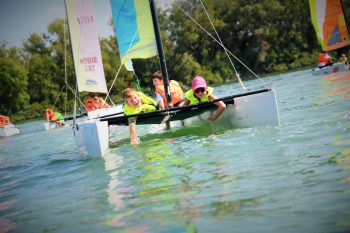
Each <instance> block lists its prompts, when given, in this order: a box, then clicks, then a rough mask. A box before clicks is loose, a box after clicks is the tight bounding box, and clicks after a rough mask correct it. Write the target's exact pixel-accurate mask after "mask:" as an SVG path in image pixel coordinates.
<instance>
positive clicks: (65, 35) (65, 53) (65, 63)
mask: <svg viewBox="0 0 350 233" xmlns="http://www.w3.org/2000/svg"><path fill="white" fill-rule="evenodd" d="M66 23H67V21H66V19H65V20H64V24H63V26H64V27H63V30H64V34H63V35H64V36H63V39H64V60H65V61H67V43H66V40H67V34H66ZM64 83H65V84H66V83H67V62H64ZM67 102H68V89H67V86H66V98H65V104H64V116H66V115H67Z"/></svg>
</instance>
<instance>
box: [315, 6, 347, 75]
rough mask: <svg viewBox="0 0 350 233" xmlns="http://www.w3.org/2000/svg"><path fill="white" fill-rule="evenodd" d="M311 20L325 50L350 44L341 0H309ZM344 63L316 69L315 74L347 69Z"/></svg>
mask: <svg viewBox="0 0 350 233" xmlns="http://www.w3.org/2000/svg"><path fill="white" fill-rule="evenodd" d="M309 3H310V14H311V22H312V24H313V26H314V28H315V32H316V35H317V39H318V41H319V43H320V45H321V47H322V50H323V51H331V50H336V49H341V48H343V47H346V46H349V45H350V39H349V38H350V37H349V31H348V27H347V22H346V18H345V16H344V11H343V6H342V2H341V0H309ZM338 55H340V54H338ZM345 70H346V68H345V65H344V64H334V65H333V66H331V67H324V68H322V69H315V72H314V74H325V73H333V72H340V71H345Z"/></svg>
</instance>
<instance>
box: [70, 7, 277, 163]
mask: <svg viewBox="0 0 350 233" xmlns="http://www.w3.org/2000/svg"><path fill="white" fill-rule="evenodd" d="M66 8H67V15H68V23H69V29H70V31H71V38H72V47H73V55H74V64H75V70H76V75H77V80H79V79H82V80H83V81H77V83H78V88H79V91H82V90H85V91H94V92H100V93H106V88H105V86H101V87H102V88H101V87H100V88H101V89H89V84H91V85H92V86H94V85H95V84H96V85H97V84H100V83H101V82H103V79H102V72H99V73H96V74H95V75H89V73H90V74H91V73H92V71H95V70H99V71H101V70H102V71H103V69H93V70H91V69H89V67H90V65H91V64H92V65H94V66H95V65H96V66H101V67H102V61H101V60H100V59H99V54H98V47H99V46H98V45H97V43H96V41H97V38H98V36H97V33H96V34H95V32H96V30H95V29H94V28H93V27H95V25H94V22H95V19H94V14H93V8H92V2H91V0H66ZM111 8H112V12H113V19H114V23H115V27H116V33H117V37H118V44H119V50H120V55H121V61H122V64H124V65H125V67H126V68H127V69H128V70H131V71H132V70H133V68H132V65H131V64H132V63H131V61H130V59H133V58H147V57H151V56H155V55H157V54H158V56H159V59H160V66H161V70H162V74H163V81H164V82H163V83H164V89H165V90H169V81H168V78H167V77H168V74H167V68H166V62H165V57H164V54H163V48H162V41H161V37H160V32H159V26H158V21H157V15H156V7H155V5H154V2H153V0H151V1H149V0H137V1H133V0H127V1H121V0H111ZM123 24H125V25H126V26H125V25H123ZM90 27H91V28H92V29H91V30H90ZM85 31H86V32H85ZM92 32H94V33H93V34H91V33H92ZM86 36H88V39H89V40H92V38H93V40H94V41H91V42H89V43H88V42H86V41H84V40H86V38H84V37H86ZM214 39H215V38H214ZM215 40H216V39H215ZM216 41H217V42H218V43H219V44H220V45H221V46H222V47H223V48H224V49H225V51H226V53H227V54H229V53H230V52H229V51H227V50H226V48H225V47H224V45H223V44H222V43H221V42H220V39H219V40H216ZM90 47H92V48H90ZM155 48H156V50H155ZM231 55H232V56H234V55H233V54H232V53H231ZM84 58H86V59H84ZM86 65H88V66H86ZM120 68H121V67H120ZM120 68H119V70H120ZM86 73H88V74H86ZM84 74H86V76H84ZM96 75H100V79H99V80H94V81H93V82H90V81H89V80H90V79H92V78H93V77H94V76H96ZM116 77H117V75H116ZM113 83H114V82H113ZM81 85H82V86H83V88H81V87H80V86H81ZM94 88H95V87H94ZM110 88H112V87H110ZM107 96H108V92H107ZM166 96H167V99H168V103H169V102H171V97H170V95H169V92H167V93H166ZM220 100H222V101H224V102H225V103H226V104H227V105H228V107H227V109H226V110H225V112H224V113H223V115H222V116H221V117H220V120H218V121H220V122H218V121H217V123H221V122H222V121H225V122H227V123H228V125H229V126H230V127H231V128H232V127H252V126H260V125H266V124H278V123H279V116H278V107H277V101H276V94H275V92H274V91H273V90H272V89H271V88H269V87H267V88H264V89H261V90H253V91H248V90H246V89H244V92H243V93H242V94H236V95H231V96H227V97H223V98H221V99H220ZM215 107H216V105H215V104H214V103H213V102H206V103H200V104H196V105H189V106H184V107H177V108H169V109H165V110H159V111H155V112H149V113H141V114H134V115H128V116H125V115H124V114H123V113H122V112H121V111H120V109H118V108H111V109H107V110H96V111H94V112H89V113H88V117H89V120H87V121H84V122H81V123H77V124H76V127H74V130H75V137H76V139H77V144H78V147H79V148H80V149H81V151H82V152H84V153H86V154H89V155H91V156H101V155H102V156H103V154H104V152H105V151H106V150H107V149H108V147H109V126H110V125H128V118H130V117H133V118H136V119H137V124H163V123H164V122H167V121H179V120H185V119H190V120H192V119H193V117H196V116H199V115H201V114H203V113H206V112H210V111H212V110H213V109H215ZM206 119H207V118H206Z"/></svg>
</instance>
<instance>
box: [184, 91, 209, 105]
mask: <svg viewBox="0 0 350 233" xmlns="http://www.w3.org/2000/svg"><path fill="white" fill-rule="evenodd" d="M213 92H214V88H212V87H208V88H207V93H206V94H205V95H203V97H202V98H200V99H199V98H197V97H196V96H195V95H194V92H193V90H192V89H190V90H189V91H187V92H186V94H185V96H186V99H188V100H189V101H190V104H198V103H199V102H207V101H209V96H210V95H212V94H213Z"/></svg>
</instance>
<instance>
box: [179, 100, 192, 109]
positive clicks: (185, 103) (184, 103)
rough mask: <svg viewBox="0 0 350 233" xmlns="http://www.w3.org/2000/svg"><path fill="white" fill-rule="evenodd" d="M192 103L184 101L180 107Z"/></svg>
mask: <svg viewBox="0 0 350 233" xmlns="http://www.w3.org/2000/svg"><path fill="white" fill-rule="evenodd" d="M189 104H190V101H189V100H188V99H186V100H185V101H183V102H182V103H180V104H179V107H182V106H184V105H189Z"/></svg>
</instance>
